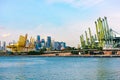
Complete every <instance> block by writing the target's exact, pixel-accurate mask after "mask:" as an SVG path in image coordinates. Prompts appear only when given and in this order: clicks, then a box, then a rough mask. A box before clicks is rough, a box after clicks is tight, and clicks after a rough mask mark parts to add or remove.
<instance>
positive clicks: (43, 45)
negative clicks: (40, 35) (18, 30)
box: [41, 39, 45, 48]
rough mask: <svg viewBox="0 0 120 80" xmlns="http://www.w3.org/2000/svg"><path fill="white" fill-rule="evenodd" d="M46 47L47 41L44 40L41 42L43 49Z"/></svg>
mask: <svg viewBox="0 0 120 80" xmlns="http://www.w3.org/2000/svg"><path fill="white" fill-rule="evenodd" d="M44 47H45V40H44V39H42V40H41V48H44Z"/></svg>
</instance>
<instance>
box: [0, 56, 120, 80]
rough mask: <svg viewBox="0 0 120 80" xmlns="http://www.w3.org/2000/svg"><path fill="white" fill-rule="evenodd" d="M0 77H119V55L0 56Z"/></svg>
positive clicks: (102, 79)
mask: <svg viewBox="0 0 120 80" xmlns="http://www.w3.org/2000/svg"><path fill="white" fill-rule="evenodd" d="M0 80H120V58H81V57H39V56H8V57H0Z"/></svg>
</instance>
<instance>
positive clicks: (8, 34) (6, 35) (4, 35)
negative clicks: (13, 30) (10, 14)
mask: <svg viewBox="0 0 120 80" xmlns="http://www.w3.org/2000/svg"><path fill="white" fill-rule="evenodd" d="M8 36H10V33H5V34H3V35H2V37H8Z"/></svg>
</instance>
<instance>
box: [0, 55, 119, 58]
mask: <svg viewBox="0 0 120 80" xmlns="http://www.w3.org/2000/svg"><path fill="white" fill-rule="evenodd" d="M15 56H20V57H81V58H120V55H67V56H58V55H56V56H48V55H0V57H15Z"/></svg>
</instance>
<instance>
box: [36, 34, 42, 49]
mask: <svg viewBox="0 0 120 80" xmlns="http://www.w3.org/2000/svg"><path fill="white" fill-rule="evenodd" d="M36 44H37V46H38V48H39V49H40V48H41V43H40V35H37V43H36Z"/></svg>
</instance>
